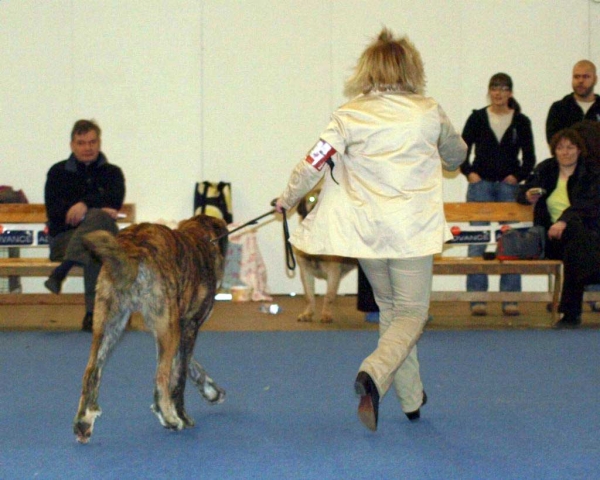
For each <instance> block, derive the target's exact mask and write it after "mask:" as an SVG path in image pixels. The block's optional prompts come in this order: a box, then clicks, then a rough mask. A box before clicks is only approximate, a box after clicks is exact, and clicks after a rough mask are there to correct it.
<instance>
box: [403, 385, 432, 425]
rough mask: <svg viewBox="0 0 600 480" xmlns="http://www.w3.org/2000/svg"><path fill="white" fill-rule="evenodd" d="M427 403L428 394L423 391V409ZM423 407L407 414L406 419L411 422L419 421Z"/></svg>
mask: <svg viewBox="0 0 600 480" xmlns="http://www.w3.org/2000/svg"><path fill="white" fill-rule="evenodd" d="M426 403H427V394H426V393H425V390H423V401H422V402H421V407H422V406H423V405H425V404H426ZM421 407H419V408H417V409H416V410H415V411H414V412H406V413H405V415H406V418H408V419H409V420H410V421H411V422H414V421H415V420H418V419H419V418H421Z"/></svg>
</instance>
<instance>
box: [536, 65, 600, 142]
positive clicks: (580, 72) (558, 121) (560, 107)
mask: <svg viewBox="0 0 600 480" xmlns="http://www.w3.org/2000/svg"><path fill="white" fill-rule="evenodd" d="M597 80H598V77H597V75H596V66H595V65H594V64H593V63H592V62H590V61H589V60H580V61H578V62H577V63H576V64H575V66H574V67H573V80H572V85H573V93H570V94H569V95H567V96H565V97H564V98H563V99H562V100H559V101H557V102H554V103H553V104H552V106H551V107H550V111H549V112H548V118H547V120H546V140H547V141H548V144H550V141H551V140H552V137H553V136H554V134H555V133H556V132H558V131H559V130H562V129H563V128H568V127H570V126H572V125H574V124H575V123H577V122H580V121H581V120H593V121H595V122H600V96H598V95H596V94H595V93H594V87H595V86H596V82H597Z"/></svg>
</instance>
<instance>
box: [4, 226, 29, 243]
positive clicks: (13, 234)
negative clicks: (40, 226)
mask: <svg viewBox="0 0 600 480" xmlns="http://www.w3.org/2000/svg"><path fill="white" fill-rule="evenodd" d="M19 245H33V230H4V229H3V231H2V233H0V246H3V247H5V246H19Z"/></svg>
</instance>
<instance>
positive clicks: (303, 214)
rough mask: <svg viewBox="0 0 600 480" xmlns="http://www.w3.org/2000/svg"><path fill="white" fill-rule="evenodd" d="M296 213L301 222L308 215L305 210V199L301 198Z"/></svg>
mask: <svg viewBox="0 0 600 480" xmlns="http://www.w3.org/2000/svg"><path fill="white" fill-rule="evenodd" d="M296 211H297V212H298V215H300V216H301V217H302V219H303V220H304V219H305V218H306V216H307V215H308V210H307V209H306V197H302V200H300V203H298V207H296Z"/></svg>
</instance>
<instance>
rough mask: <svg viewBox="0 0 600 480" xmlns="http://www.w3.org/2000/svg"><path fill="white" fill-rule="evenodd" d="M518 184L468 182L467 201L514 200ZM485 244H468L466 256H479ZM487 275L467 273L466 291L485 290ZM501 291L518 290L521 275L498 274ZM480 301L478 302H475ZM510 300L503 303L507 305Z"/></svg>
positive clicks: (480, 223)
mask: <svg viewBox="0 0 600 480" xmlns="http://www.w3.org/2000/svg"><path fill="white" fill-rule="evenodd" d="M518 188H519V186H518V185H510V184H508V183H503V182H489V181H487V180H481V181H480V182H477V183H469V185H468V186H467V202H515V201H516V198H517V191H518ZM471 225H474V226H477V225H481V226H483V225H489V222H471ZM485 249H486V245H469V249H468V256H469V257H480V256H482V255H483V252H485ZM487 290H488V276H487V275H485V274H482V273H475V274H470V275H467V292H487ZM500 291H501V292H520V291H521V275H518V274H505V275H500ZM476 303H480V302H476ZM508 303H510V302H506V303H504V305H507V304H508Z"/></svg>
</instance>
